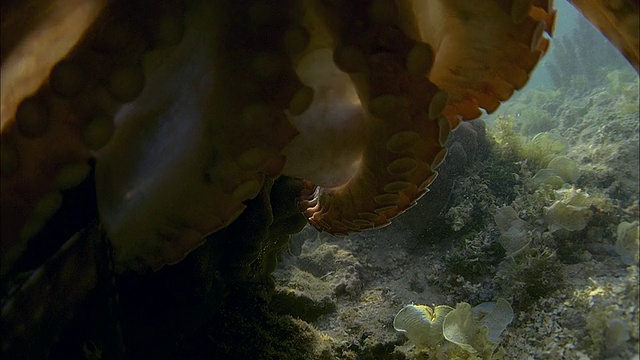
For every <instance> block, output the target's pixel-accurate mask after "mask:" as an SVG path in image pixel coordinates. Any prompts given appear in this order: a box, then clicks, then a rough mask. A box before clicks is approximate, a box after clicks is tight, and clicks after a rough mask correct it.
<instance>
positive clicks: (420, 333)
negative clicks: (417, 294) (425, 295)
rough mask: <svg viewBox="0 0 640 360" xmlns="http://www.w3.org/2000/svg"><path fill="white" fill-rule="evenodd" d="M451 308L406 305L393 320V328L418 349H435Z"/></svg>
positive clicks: (441, 337)
mask: <svg viewBox="0 0 640 360" xmlns="http://www.w3.org/2000/svg"><path fill="white" fill-rule="evenodd" d="M451 310H453V308H452V307H451V306H447V305H438V306H436V307H435V308H433V309H432V308H430V307H429V306H425V305H413V304H412V305H407V306H405V307H403V308H402V309H401V310H400V311H399V312H398V313H397V314H396V317H395V318H394V319H393V328H394V329H396V330H397V331H400V332H402V333H404V334H405V335H406V336H407V338H409V340H410V341H411V342H412V343H413V344H414V345H415V346H416V347H418V348H435V347H436V346H438V344H440V343H441V342H442V340H443V339H444V336H443V334H442V323H443V321H444V318H445V316H446V315H447V314H448V313H449V312H450V311H451Z"/></svg>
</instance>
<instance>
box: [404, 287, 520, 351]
mask: <svg viewBox="0 0 640 360" xmlns="http://www.w3.org/2000/svg"><path fill="white" fill-rule="evenodd" d="M513 316H514V314H513V309H512V308H511V305H510V304H509V302H507V301H506V300H504V299H502V298H499V299H497V300H496V301H495V302H487V303H482V304H479V305H477V306H475V307H473V308H472V307H471V305H469V304H468V303H466V302H461V303H458V304H457V305H456V307H455V308H452V307H450V306H447V305H438V306H434V307H433V308H431V307H429V306H425V305H413V304H411V305H407V306H405V307H404V308H402V309H401V310H400V311H399V312H398V313H397V314H396V317H395V318H394V320H393V327H394V329H396V330H397V331H399V332H401V333H404V334H405V335H406V336H407V338H409V341H410V342H411V343H413V344H414V345H415V351H414V353H417V354H421V353H426V354H427V355H428V356H429V358H432V357H433V358H436V359H456V360H457V359H469V360H470V359H478V360H480V359H482V360H490V359H502V358H503V354H502V351H501V349H500V348H499V347H498V342H499V337H500V335H501V334H502V332H503V331H504V330H505V329H506V327H507V326H508V325H509V323H510V322H511V321H512V320H513Z"/></svg>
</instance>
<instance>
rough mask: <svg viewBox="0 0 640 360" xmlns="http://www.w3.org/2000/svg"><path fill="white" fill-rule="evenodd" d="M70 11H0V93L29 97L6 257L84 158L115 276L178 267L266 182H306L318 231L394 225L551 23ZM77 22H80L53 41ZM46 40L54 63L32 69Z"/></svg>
mask: <svg viewBox="0 0 640 360" xmlns="http://www.w3.org/2000/svg"><path fill="white" fill-rule="evenodd" d="M67 1H68V2H60V5H57V6H58V7H59V8H60V9H57V10H56V8H54V9H53V10H56V11H53V10H50V9H45V10H43V13H45V14H50V13H51V14H53V15H52V16H51V17H50V18H49V17H46V16H45V15H43V16H38V17H36V19H37V20H35V24H34V25H33V26H30V27H27V29H26V30H25V29H23V27H22V26H20V24H22V22H21V21H20V20H21V19H22V17H24V15H22V14H23V13H24V10H25V9H26V7H27V5H24V7H20V6H21V5H12V6H11V7H10V8H9V10H8V11H7V13H6V14H5V16H4V17H3V19H6V20H3V27H6V28H7V30H13V29H16V31H17V32H18V33H19V36H18V40H13V41H11V42H9V45H7V47H8V50H9V51H10V52H9V55H8V56H7V57H6V58H3V63H2V67H3V71H2V76H3V81H2V83H3V84H13V83H15V82H18V83H20V84H22V83H28V84H30V85H29V86H28V87H27V86H26V85H25V86H21V87H15V88H9V87H8V86H10V85H6V86H7V88H6V91H3V96H2V111H3V133H2V137H3V142H2V145H3V152H2V156H3V181H2V197H3V201H2V215H3V216H2V232H3V233H2V246H3V249H8V250H9V251H7V253H8V254H11V256H13V257H15V256H16V255H15V254H19V252H20V249H21V248H23V247H24V246H25V244H26V242H27V241H28V239H29V238H30V237H31V236H32V235H33V234H34V233H36V232H37V231H38V230H39V228H41V226H42V224H44V223H45V222H46V220H47V218H48V217H49V216H50V215H51V214H52V213H53V212H55V211H56V209H57V207H58V206H59V203H60V199H61V195H60V191H62V190H64V189H66V188H68V187H72V186H74V185H75V184H77V183H78V182H80V181H81V180H82V179H83V178H84V176H86V174H87V173H88V171H89V167H88V165H87V164H86V161H87V159H88V158H89V157H95V158H96V163H97V166H96V188H97V195H98V205H99V212H100V218H101V220H102V223H103V226H104V227H105V229H106V231H107V233H108V234H109V238H110V239H111V243H112V245H113V247H114V249H115V254H116V261H117V263H118V267H119V269H120V270H121V271H122V270H125V269H127V268H130V269H135V270H139V271H143V270H144V269H145V268H147V267H151V268H152V269H158V268H160V267H162V266H163V265H165V264H172V263H175V262H177V261H180V260H181V259H182V258H183V257H184V256H185V255H186V254H187V253H188V252H190V251H191V250H193V249H194V248H195V247H197V246H198V245H199V244H201V243H202V241H204V238H205V237H206V235H208V234H211V233H213V232H215V231H217V230H219V229H221V228H223V227H225V226H227V225H228V224H229V223H231V222H232V221H233V220H234V219H235V218H236V217H237V216H238V215H239V214H240V213H241V212H242V211H243V210H244V205H243V204H242V202H243V201H246V200H247V199H250V198H252V197H253V196H255V194H257V192H258V190H259V189H260V187H261V185H262V182H263V180H264V178H265V176H269V177H276V176H278V175H280V174H284V175H288V176H294V177H300V178H304V179H306V180H308V181H309V183H310V184H315V185H318V186H319V190H317V191H316V192H315V196H314V197H312V198H309V199H306V200H303V201H302V202H301V204H300V206H301V209H302V210H303V211H304V212H305V214H307V216H308V218H309V221H310V222H311V223H312V224H313V225H314V226H316V227H317V228H318V229H321V230H325V231H329V232H332V233H334V234H347V233H349V232H352V231H360V230H363V229H368V228H374V227H379V226H384V225H386V224H388V223H389V220H390V219H391V218H393V217H394V216H397V215H398V214H400V213H402V212H403V211H405V210H406V209H408V208H409V207H411V206H412V205H413V204H414V203H415V201H417V200H418V199H419V198H420V196H422V194H424V193H425V192H426V191H427V186H428V185H429V184H430V183H431V181H433V179H434V178H435V176H436V175H437V173H436V171H435V169H436V168H437V166H438V165H439V164H440V163H441V162H442V160H443V159H444V156H445V154H446V150H445V149H444V147H443V144H444V141H446V138H447V135H448V133H449V131H450V130H451V128H453V127H455V125H456V124H457V121H458V119H459V118H464V119H470V118H474V117H477V116H478V115H479V113H480V110H479V109H480V108H484V109H486V110H487V111H489V112H491V111H493V110H495V108H496V107H497V106H498V104H499V102H500V101H503V100H506V99H508V98H509V97H510V96H511V94H512V93H513V91H514V89H519V88H520V87H522V86H523V85H524V83H525V82H526V80H527V79H528V74H529V72H530V71H531V70H532V69H533V67H534V66H535V64H536V63H537V61H538V60H539V59H540V57H541V55H542V54H543V53H544V51H545V50H546V48H547V46H548V40H547V39H546V38H544V37H543V36H542V33H543V32H544V31H547V32H550V31H551V29H552V27H553V21H554V14H555V13H554V10H553V9H552V8H550V7H545V6H538V5H536V4H534V3H530V4H529V3H526V2H525V3H526V4H523V3H522V2H519V1H518V2H513V3H512V2H509V1H501V2H481V3H477V2H473V1H455V2H450V1H431V2H406V3H405V2H399V3H398V4H396V3H395V2H394V1H388V0H376V1H361V2H353V3H347V4H342V5H339V4H334V3H332V2H326V3H325V2H319V1H306V2H304V3H301V4H302V5H301V6H298V7H294V6H292V3H290V2H287V1H281V2H277V3H270V2H261V1H256V2H252V3H248V4H244V3H241V4H239V3H235V2H230V3H228V4H227V3H213V4H209V3H207V2H204V1H198V0H193V1H186V2H184V3H182V2H177V1H169V0H166V1H161V2H152V1H139V2H126V3H125V2H113V3H109V4H108V5H105V4H104V3H103V2H101V1H98V0H67ZM56 4H57V3H56ZM33 6H35V7H36V8H39V7H42V6H44V5H42V4H39V3H37V2H35V3H33ZM65 6H67V7H68V8H65ZM104 6H107V7H106V8H105V9H104V11H102V15H101V16H100V17H97V14H98V12H99V11H100V10H102V9H103V7H104ZM12 8H15V9H13V10H12ZM70 8H73V9H85V8H86V9H87V10H85V13H82V12H81V11H80V10H74V12H71V13H72V14H76V13H79V14H80V15H73V16H70V18H71V19H72V20H75V17H74V16H79V17H81V18H82V19H88V20H87V21H85V22H80V23H79V25H78V24H77V23H78V22H76V21H74V22H73V24H75V26H76V28H71V29H68V28H66V27H64V26H61V27H60V28H59V27H57V26H58V24H59V23H60V22H61V20H60V19H59V18H60V15H59V13H61V12H63V10H64V9H67V10H68V9H70ZM142 9H144V11H145V13H144V14H145V15H149V14H150V15H151V16H144V17H143V15H142V12H141V10H142ZM56 14H58V15H56ZM87 14H89V15H87ZM96 17H97V19H96V20H95V21H93V24H91V22H92V20H93V19H94V18H96ZM62 19H63V20H68V19H66V18H64V17H62ZM228 19H233V21H228ZM68 21H71V20H68ZM90 24H91V26H90ZM478 27H484V28H485V29H486V31H485V32H487V33H489V34H490V35H491V36H490V37H488V38H487V39H484V38H479V39H475V38H474V36H475V37H477V36H476V35H475V34H478V33H479V32H478V31H477V29H478ZM43 29H44V30H43ZM21 30H22V31H24V34H23V33H20V31H21ZM45 30H47V31H45ZM3 33H6V32H3ZM41 33H44V34H47V35H48V36H49V37H48V38H47V39H53V40H56V41H55V42H54V44H56V46H54V47H53V48H54V49H61V50H59V51H57V52H52V53H53V55H48V57H44V58H43V60H42V62H41V63H40V62H36V63H37V64H38V66H39V67H38V68H37V69H39V70H38V71H27V70H26V69H25V68H24V64H22V63H20V61H19V60H20V59H23V58H25V57H29V56H31V57H38V58H40V57H41V56H40V55H41V52H42V51H41V50H40V49H41V48H42V46H41V44H39V43H38V42H37V41H38V40H39V39H41V37H42V36H41V35H40V34H41ZM82 33H85V35H84V36H82V37H80V36H78V35H75V34H82ZM52 34H53V35H52ZM67 34H73V35H74V36H68V35H67ZM54 35H55V36H54ZM80 38H81V39H80ZM12 39H13V38H12ZM53 40H50V41H53ZM58 42H60V43H62V44H63V45H57V44H58ZM469 42H473V43H474V46H473V47H472V48H468V46H467V45H466V44H467V43H469ZM34 43H35V44H37V45H39V46H36V45H33V44H34ZM23 49H26V50H23ZM496 49H501V50H496ZM14 54H15V55H14ZM334 63H335V65H334ZM321 67H322V68H324V69H326V70H325V71H324V72H318V71H315V72H314V69H317V68H321ZM329 74H332V75H331V79H333V80H331V81H329V80H328V79H327V78H328V77H329ZM300 77H303V78H304V81H305V82H306V84H305V83H304V82H303V81H301V80H300ZM26 78H29V79H30V81H26V80H24V79H26ZM5 79H6V81H5ZM3 86H4V85H3ZM340 89H342V90H340ZM443 90H444V91H443ZM340 91H343V92H344V94H343V95H340V96H337V95H336V94H337V93H338V92H340ZM314 93H315V94H316V95H315V96H314ZM447 94H448V95H447ZM24 98H27V100H23V101H22V102H20V100H22V99H24ZM327 101H329V104H336V105H337V106H339V107H340V108H341V109H342V110H341V111H333V112H327V111H326V107H327ZM323 106H324V107H325V108H324V110H323ZM308 108H309V110H307V109H308ZM25 114H26V115H25ZM314 126H315V127H314ZM93 129H97V130H93ZM344 129H349V131H343V130H344ZM87 133H88V134H89V135H87ZM353 134H355V135H356V136H353ZM96 138H97V139H96ZM314 139H322V141H314ZM308 144H313V145H312V146H310V145H308ZM103 146H104V148H102V147H103ZM5 159H8V160H7V161H5ZM338 159H340V160H339V161H336V160H338ZM16 249H17V250H16ZM8 259H9V261H7V262H6V263H8V264H9V265H10V264H11V260H12V259H11V257H8ZM5 272H6V266H4V265H3V273H5Z"/></svg>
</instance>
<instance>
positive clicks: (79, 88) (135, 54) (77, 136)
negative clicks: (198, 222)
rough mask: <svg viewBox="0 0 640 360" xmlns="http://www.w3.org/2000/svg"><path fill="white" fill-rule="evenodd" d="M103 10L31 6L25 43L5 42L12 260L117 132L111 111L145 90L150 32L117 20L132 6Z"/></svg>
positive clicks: (82, 1)
mask: <svg viewBox="0 0 640 360" xmlns="http://www.w3.org/2000/svg"><path fill="white" fill-rule="evenodd" d="M13 6H21V5H13ZM104 7H105V2H104V1H98V0H94V1H91V0H74V1H71V0H70V1H66V2H55V3H52V4H51V5H47V6H44V7H43V8H42V9H40V8H38V7H35V9H36V10H40V11H41V12H42V13H37V14H36V15H34V16H33V19H35V20H33V19H32V18H29V19H28V20H29V21H27V23H28V24H30V25H31V26H32V27H33V28H30V29H28V30H29V32H28V33H26V34H24V36H22V37H21V36H20V35H21V34H13V35H14V36H15V35H17V36H16V37H15V38H14V39H18V40H19V41H12V42H10V43H9V44H8V45H7V47H9V48H11V51H12V52H11V53H10V54H9V55H7V56H3V59H2V74H1V76H2V81H1V84H2V95H1V106H2V109H1V112H2V185H1V187H2V217H1V219H2V220H1V221H2V249H3V251H4V250H7V249H10V251H11V252H15V253H19V252H20V249H21V248H23V247H24V246H25V243H26V241H27V240H28V239H29V238H31V237H32V236H33V235H35V234H36V233H37V232H38V231H39V230H40V228H41V227H42V226H43V225H44V223H45V222H46V221H47V220H48V219H49V217H50V216H51V215H52V214H53V213H55V212H56V210H57V208H58V207H59V206H60V203H61V198H62V195H61V192H63V191H65V190H66V189H69V188H72V187H74V186H76V185H77V184H79V183H80V182H81V181H82V180H83V179H84V178H85V177H86V176H87V175H88V173H89V171H90V166H89V164H88V163H87V161H88V160H89V158H90V157H91V156H92V151H93V150H96V149H99V148H101V147H102V146H104V145H105V144H106V143H107V142H108V140H109V138H110V137H111V134H112V133H113V131H114V124H113V121H112V118H113V116H114V114H115V113H116V112H117V111H118V109H119V108H120V107H121V106H122V104H123V103H126V102H128V101H130V100H132V99H133V98H135V97H136V96H137V95H138V94H139V92H140V91H141V90H142V87H143V86H144V77H143V74H142V71H141V66H140V63H139V60H140V57H141V55H142V53H144V52H145V51H146V50H147V49H148V42H147V38H146V36H147V35H150V36H151V35H153V32H152V33H145V31H144V29H139V28H138V27H142V26H143V25H142V24H144V22H141V21H138V22H132V23H128V24H126V25H124V24H122V23H120V22H119V20H118V19H119V18H120V17H121V15H122V14H123V13H127V14H135V13H138V14H139V12H138V11H137V9H134V8H132V7H131V6H129V5H127V4H123V3H113V4H110V5H108V9H107V10H106V11H104V12H102V15H101V16H100V17H98V13H99V12H100V11H102V10H104V9H103V8H104ZM24 14H30V12H29V11H27V9H23V10H22V11H19V10H16V11H14V12H11V13H10V14H7V15H6V22H5V20H4V19H3V34H6V31H10V30H14V29H17V30H18V31H20V30H22V26H23V25H22V24H21V23H20V21H21V20H25V19H22V17H23V16H24ZM138 17H139V18H140V16H138ZM38 20H41V22H38ZM94 20H95V21H94ZM136 24H140V25H139V26H138V25H136ZM90 25H91V26H90ZM123 26H126V27H127V29H126V30H123V31H117V30H114V29H120V28H122V27H123ZM132 27H133V29H130V28H132ZM85 29H89V30H87V31H86V33H85ZM114 31H115V34H113V33H114ZM155 31H156V32H157V31H158V30H155ZM83 34H85V36H84V37H83V39H82V40H81V41H80V36H81V35H83ZM86 34H90V35H86ZM3 40H4V39H3ZM25 59H26V60H25ZM31 65H33V66H31ZM8 258H11V257H5V259H8ZM8 265H10V264H4V265H3V273H4V270H5V269H6V268H7V267H8Z"/></svg>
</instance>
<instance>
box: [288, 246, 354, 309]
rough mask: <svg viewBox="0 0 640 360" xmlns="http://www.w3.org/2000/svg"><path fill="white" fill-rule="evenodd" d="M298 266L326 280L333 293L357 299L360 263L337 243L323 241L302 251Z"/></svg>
mask: <svg viewBox="0 0 640 360" xmlns="http://www.w3.org/2000/svg"><path fill="white" fill-rule="evenodd" d="M298 267H299V268H300V269H301V270H303V271H307V272H309V273H311V274H313V275H314V276H315V277H317V278H322V279H323V280H324V281H326V282H328V283H329V284H330V286H331V287H332V288H333V291H334V293H335V295H348V296H349V297H350V298H352V299H357V298H358V297H359V296H360V293H361V292H362V289H363V279H362V265H361V264H360V262H359V261H358V259H356V258H355V257H354V256H353V255H352V254H351V253H350V252H347V251H344V250H342V249H340V247H339V246H337V245H332V244H328V243H323V244H320V245H319V246H318V247H317V248H315V249H314V250H313V251H310V252H303V254H302V255H301V256H300V258H299V259H298Z"/></svg>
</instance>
